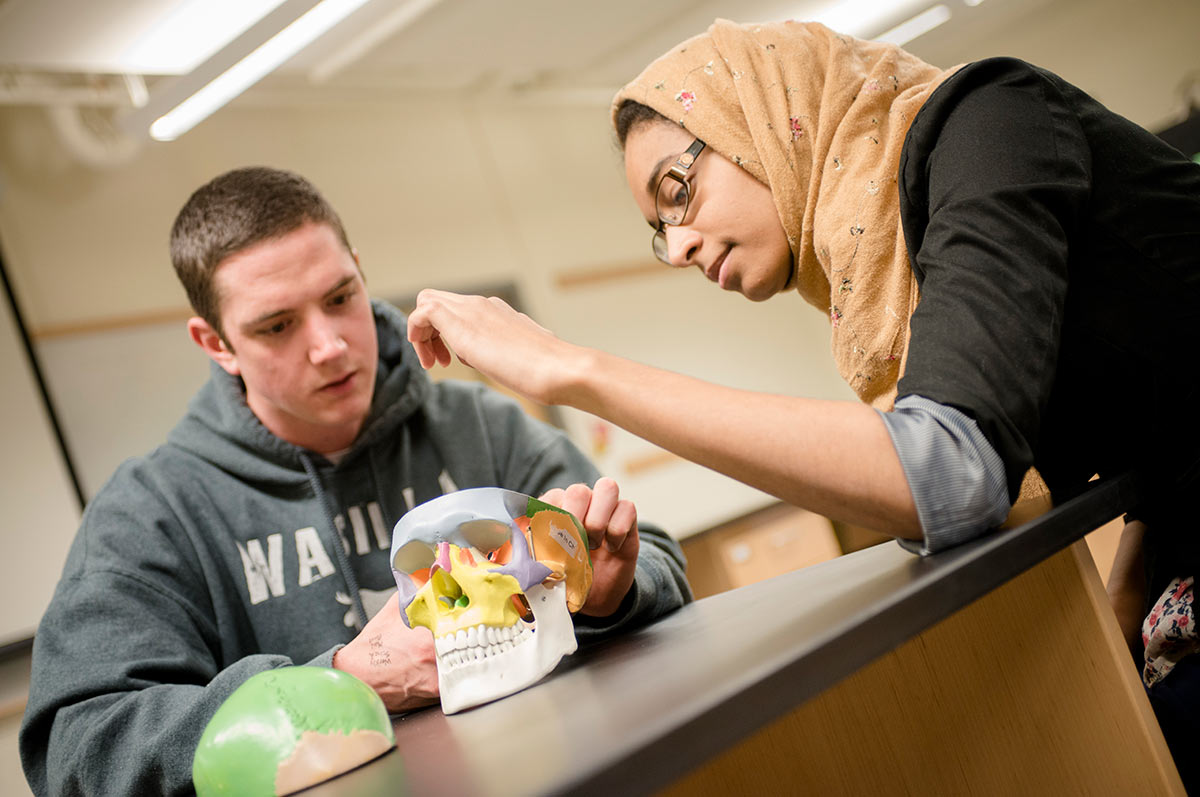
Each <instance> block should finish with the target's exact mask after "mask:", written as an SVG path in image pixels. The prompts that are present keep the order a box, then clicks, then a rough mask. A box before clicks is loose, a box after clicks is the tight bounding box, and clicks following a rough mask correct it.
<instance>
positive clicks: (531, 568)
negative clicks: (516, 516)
mask: <svg viewBox="0 0 1200 797" xmlns="http://www.w3.org/2000/svg"><path fill="white" fill-rule="evenodd" d="M512 527H513V533H512V551H513V555H512V560H511V561H510V562H509V563H508V564H506V565H505V566H504V567H498V568H495V570H496V572H497V573H503V574H505V575H506V576H512V577H513V578H515V579H516V580H517V583H518V584H520V585H521V590H522V591H524V590H527V589H529V588H530V587H532V586H533V585H534V584H540V583H542V582H543V581H545V580H546V578H547V577H548V576H549V575H550V574H551V573H553V572H554V571H553V570H551V569H550V568H548V567H546V566H545V565H544V564H542V563H541V562H539V561H537V560H536V559H534V558H533V556H532V555H531V554H530V553H529V541H528V540H526V539H525V533H524V532H523V531H521V529H520V528H519V527H518V526H517V524H515V523H514V524H512Z"/></svg>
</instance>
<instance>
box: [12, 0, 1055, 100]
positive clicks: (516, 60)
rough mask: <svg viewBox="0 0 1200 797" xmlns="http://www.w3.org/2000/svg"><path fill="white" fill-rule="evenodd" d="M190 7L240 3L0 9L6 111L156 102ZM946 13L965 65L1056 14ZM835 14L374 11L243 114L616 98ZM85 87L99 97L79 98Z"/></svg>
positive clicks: (419, 7)
mask: <svg viewBox="0 0 1200 797" xmlns="http://www.w3.org/2000/svg"><path fill="white" fill-rule="evenodd" d="M262 1H263V0H259V2H262ZM265 1H266V2H267V3H268V4H269V5H277V4H279V3H280V2H281V0H265ZM283 1H284V5H288V4H289V3H290V4H291V5H292V6H296V5H297V4H302V0H283ZM859 1H860V2H862V0H859ZM196 2H203V3H206V5H204V6H202V7H203V8H204V9H205V10H206V11H211V10H212V9H214V8H218V7H221V6H228V4H229V3H230V2H232V4H233V5H232V6H229V7H227V8H226V10H225V11H224V12H223V13H226V14H233V13H234V12H236V10H237V9H238V7H239V4H238V2H237V0H221V2H218V0H0V103H8V104H14V103H16V104H22V103H23V104H52V103H55V102H59V103H61V102H64V101H66V102H71V103H74V104H88V102H89V99H90V103H91V104H94V105H118V106H119V105H122V104H126V105H127V104H129V99H128V94H127V91H126V90H125V88H124V85H123V84H121V83H120V81H117V80H115V79H114V78H113V77H112V76H118V75H121V74H125V73H130V72H134V73H138V74H142V75H144V76H145V77H146V82H147V84H148V85H149V87H150V93H151V96H153V95H154V90H155V86H156V85H163V84H162V82H160V80H159V78H158V76H159V75H162V74H170V73H173V72H179V71H180V69H179V68H178V64H179V63H180V62H181V61H183V62H186V61H187V57H190V56H187V57H185V56H184V55H182V54H180V55H179V57H177V58H175V64H174V66H173V65H172V64H170V63H162V64H159V65H157V66H156V67H151V66H149V65H148V64H147V63H145V60H144V59H143V60H142V61H140V62H139V61H137V60H136V59H133V58H131V53H136V51H137V48H138V46H139V44H141V45H144V44H145V43H146V41H147V38H148V37H150V38H151V39H152V37H153V32H154V30H155V26H156V25H158V24H160V22H161V20H162V19H163V18H165V17H166V16H167V15H169V14H171V13H173V12H174V13H178V12H179V11H180V9H181V8H185V9H186V7H187V6H188V5H189V3H196ZM246 2H248V0H242V4H241V6H242V7H244V5H245V3H246ZM937 2H938V0H876V2H870V0H867V2H866V3H865V6H864V7H866V8H868V9H869V10H870V11H872V12H874V11H881V10H882V11H883V12H884V13H883V15H882V17H881V21H880V22H878V23H876V24H875V25H874V26H873V27H874V28H877V29H876V30H868V31H862V32H856V33H857V34H858V35H868V36H874V35H876V34H878V33H880V32H882V30H883V29H884V27H890V26H891V25H893V24H895V23H896V22H899V21H901V20H902V19H904V18H907V17H908V16H911V15H912V14H913V13H916V12H918V11H921V10H923V9H925V8H928V7H931V6H933V5H936V4H937ZM941 2H942V3H944V4H945V5H947V6H948V7H949V8H950V9H951V10H952V11H953V15H952V17H951V19H950V21H949V22H947V23H946V24H945V25H943V26H942V27H940V28H938V29H937V30H935V31H933V32H931V33H929V34H926V35H925V36H924V37H922V38H921V39H920V40H918V41H919V43H920V44H921V45H922V47H923V49H924V50H925V51H927V52H928V51H932V52H934V53H938V54H941V55H943V57H944V58H945V59H946V60H947V62H956V61H957V60H962V59H961V58H959V57H957V56H956V54H957V53H958V52H969V46H970V44H971V42H972V41H974V40H977V39H978V38H979V37H980V36H983V35H986V31H987V30H988V29H990V28H994V27H996V26H997V25H1001V24H1008V23H1010V22H1012V21H1014V20H1017V19H1019V18H1021V17H1023V16H1027V15H1030V14H1033V13H1035V12H1036V11H1037V10H1038V9H1039V8H1040V7H1042V6H1045V5H1047V4H1048V3H1051V2H1062V0H987V2H983V3H981V4H978V5H970V4H968V3H967V2H964V0H941ZM837 5H838V0H790V1H785V0H744V1H743V2H730V1H729V0H653V2H647V1H646V0H600V1H599V2H596V1H595V0H589V2H568V1H567V0H368V2H366V3H365V4H364V5H363V6H362V7H361V8H360V9H358V10H357V11H355V12H354V13H352V14H351V15H350V16H349V17H348V18H346V19H345V20H344V21H343V22H342V23H340V24H339V25H338V26H336V27H335V28H333V29H332V30H331V31H329V32H328V33H327V34H326V35H325V36H324V37H322V38H321V39H318V40H317V41H316V42H315V43H313V44H312V45H310V46H309V48H308V49H307V50H305V51H302V52H301V53H300V54H298V55H297V56H295V57H293V58H292V59H291V60H290V61H289V62H287V63H286V64H284V65H283V67H281V68H280V69H279V70H278V72H277V73H276V74H275V75H272V76H271V77H269V78H268V79H266V80H264V81H263V82H262V83H261V84H259V86H258V87H256V88H255V89H251V90H250V91H249V92H247V95H246V98H245V101H253V97H254V94H255V92H256V91H259V92H266V91H269V90H270V89H272V88H274V89H276V90H279V89H286V90H287V91H288V94H289V96H292V97H294V98H296V99H297V101H301V100H318V101H319V100H320V98H321V97H322V96H329V95H330V93H341V92H346V91H375V90H389V91H432V92H445V91H479V90H495V89H513V88H516V89H522V88H523V89H525V90H529V89H549V90H554V91H557V92H559V93H567V92H570V91H576V90H578V91H589V90H591V91H599V90H603V91H605V92H611V90H613V89H614V88H615V87H617V86H619V85H621V84H622V83H623V82H624V81H626V80H628V79H629V78H631V77H632V76H633V75H635V74H636V73H637V72H638V71H639V70H640V69H641V67H642V66H644V65H645V64H646V63H648V62H649V61H650V60H652V59H653V58H654V57H656V56H657V55H659V54H660V53H662V52H664V51H665V50H666V49H668V48H669V47H670V46H671V45H673V44H675V43H677V42H678V41H680V40H682V39H684V38H686V37H687V36H690V35H693V34H695V33H697V32H699V31H701V30H703V29H704V28H705V27H707V25H708V24H709V23H711V21H712V20H713V19H714V18H716V17H727V18H732V19H736V20H738V21H767V20H774V19H786V18H798V19H800V18H813V17H815V16H817V15H819V14H821V13H823V12H827V11H829V10H830V9H831V8H832V7H834V6H837ZM230 8H232V9H233V10H232V11H231V10H229V9H230ZM246 24H249V23H248V22H247V23H246ZM910 46H911V45H910ZM202 55H203V54H201V56H202ZM218 55H219V54H218ZM927 57H928V56H927ZM930 60H933V59H930ZM192 61H193V62H194V61H195V58H194V57H192ZM935 62H936V61H935ZM79 86H86V87H90V88H91V89H92V90H93V93H92V94H90V95H88V94H85V93H81V92H80V91H79V90H78V87H79ZM70 91H73V93H68V92H70ZM56 92H57V94H56Z"/></svg>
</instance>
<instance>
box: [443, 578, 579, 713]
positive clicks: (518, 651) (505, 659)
mask: <svg viewBox="0 0 1200 797" xmlns="http://www.w3.org/2000/svg"><path fill="white" fill-rule="evenodd" d="M525 597H526V599H527V600H528V601H529V606H530V608H531V609H532V610H533V616H534V620H535V621H536V628H537V630H536V631H535V632H532V633H531V632H530V631H525V632H524V633H523V634H522V636H524V637H526V639H525V640H524V641H522V642H521V643H519V644H517V645H515V646H514V647H513V648H512V650H508V651H505V652H503V653H499V654H497V655H494V656H489V657H487V658H485V659H478V660H475V661H468V662H463V663H461V664H457V665H449V664H447V663H445V662H443V660H442V654H440V653H439V654H438V689H439V691H440V692H441V698H442V711H443V712H445V713H446V714H454V713H456V712H459V711H462V710H463V709H467V708H471V707H472V706H478V705H481V704H483V703H489V702H491V701H493V700H497V699H499V698H501V697H505V696H507V695H511V694H513V693H514V692H519V691H520V690H522V689H524V688H525V687H527V686H532V685H533V684H535V683H537V682H538V681H539V680H541V679H542V678H544V677H545V676H546V675H548V674H550V672H551V671H552V670H553V669H554V668H555V667H556V666H558V662H559V660H560V659H562V657H563V656H566V655H569V654H571V653H574V652H575V649H576V647H577V644H576V642H575V625H574V623H573V622H572V621H571V614H570V612H569V611H567V593H566V585H565V584H564V583H563V582H561V581H560V582H559V583H557V584H553V585H551V586H549V587H547V586H545V585H542V584H535V585H534V586H532V587H530V588H529V589H528V590H526V591H525ZM518 622H520V621H518Z"/></svg>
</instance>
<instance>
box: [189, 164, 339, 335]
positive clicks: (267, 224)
mask: <svg viewBox="0 0 1200 797" xmlns="http://www.w3.org/2000/svg"><path fill="white" fill-rule="evenodd" d="M311 222H316V223H321V224H328V225H329V226H330V227H331V228H332V229H333V231H334V232H335V233H337V236H338V238H340V239H341V241H342V243H343V244H344V245H345V246H346V249H347V251H351V247H350V241H349V239H348V238H347V237H346V230H345V228H344V227H343V226H342V220H341V219H340V218H338V215H337V213H336V212H335V211H334V209H333V207H332V206H331V205H330V204H329V203H328V202H327V201H326V200H325V197H323V196H321V194H320V192H319V191H317V189H316V187H314V186H313V184H312V183H310V182H309V181H308V180H305V179H304V178H303V177H301V176H300V175H298V174H295V173H293V172H288V171H283V170H281V169H271V168H268V167H265V166H251V167H247V168H244V169H234V170H233V171H230V172H226V173H225V174H222V175H221V176H220V177H217V178H215V179H213V180H211V181H210V182H208V183H207V184H205V185H203V186H201V187H200V188H198V189H197V190H196V192H195V193H193V194H192V195H191V197H190V198H189V199H188V201H187V202H186V203H185V204H184V206H183V209H182V210H180V211H179V215H177V216H176V217H175V223H174V225H172V227H171V264H172V265H173V266H174V267H175V273H176V275H178V277H179V281H180V282H181V283H183V288H184V290H185V291H187V296H188V301H189V302H191V305H192V309H193V310H194V311H195V312H196V315H198V316H200V317H201V318H203V319H204V320H205V321H207V322H208V323H209V325H210V326H212V328H213V329H215V330H216V331H217V333H218V334H219V335H221V337H222V338H224V337H225V333H224V328H223V327H222V326H221V314H220V307H219V302H220V297H219V296H217V293H216V288H215V287H214V286H213V274H214V273H215V272H216V270H217V266H219V265H220V264H221V262H222V261H223V260H225V258H227V257H229V256H230V255H233V254H235V253H237V252H240V251H242V250H243V249H245V248H247V247H249V246H252V245H254V244H256V243H258V242H260V241H265V240H267V239H269V238H278V237H280V236H283V235H287V234H288V233H290V232H292V231H293V230H296V229H298V228H300V227H302V226H304V225H305V224H308V223H311Z"/></svg>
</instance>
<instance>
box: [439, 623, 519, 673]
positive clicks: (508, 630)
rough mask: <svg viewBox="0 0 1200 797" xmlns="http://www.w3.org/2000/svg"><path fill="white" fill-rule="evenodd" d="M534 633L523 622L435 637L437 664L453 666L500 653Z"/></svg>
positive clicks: (476, 628)
mask: <svg viewBox="0 0 1200 797" xmlns="http://www.w3.org/2000/svg"><path fill="white" fill-rule="evenodd" d="M531 634H532V630H531V628H529V627H527V626H526V625H525V623H523V622H517V623H516V624H515V625H511V626H506V627H504V628H497V627H495V626H490V625H482V624H480V625H477V626H472V627H471V628H466V629H460V630H459V631H457V632H456V633H452V634H445V635H443V636H440V637H437V638H436V639H435V640H434V646H435V649H436V651H437V657H438V666H439V667H448V668H451V669H453V668H455V667H459V666H462V665H463V664H469V663H471V662H476V661H483V660H484V659H488V658H491V657H493V656H499V655H501V654H503V653H507V652H508V651H510V650H512V649H513V648H514V647H516V646H517V645H519V644H521V643H522V642H524V641H525V640H526V639H528V638H529V637H530V636H531Z"/></svg>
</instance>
